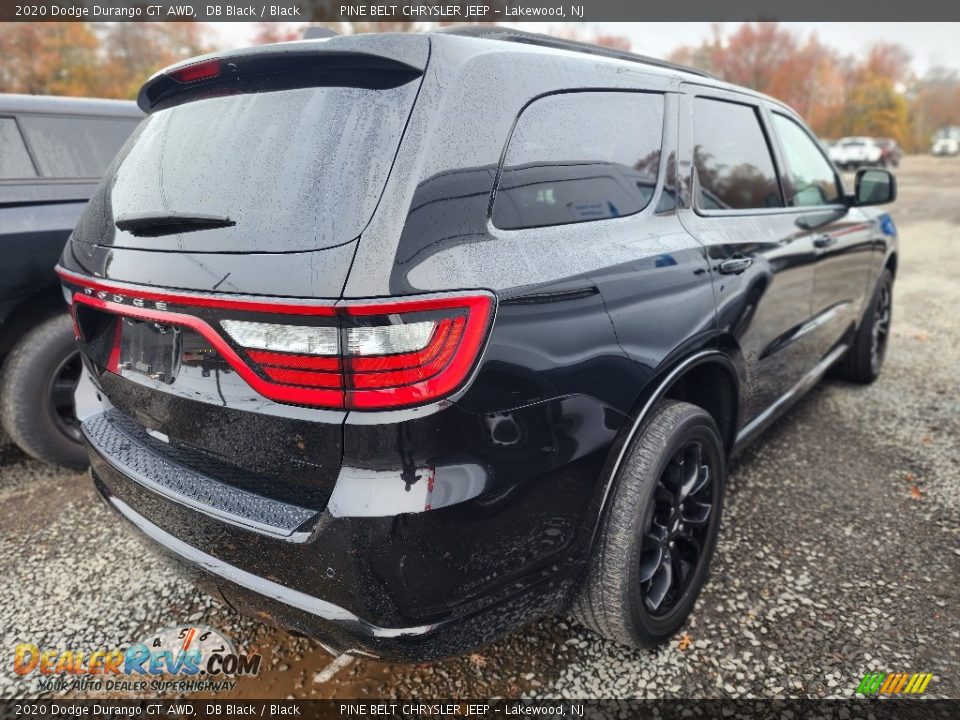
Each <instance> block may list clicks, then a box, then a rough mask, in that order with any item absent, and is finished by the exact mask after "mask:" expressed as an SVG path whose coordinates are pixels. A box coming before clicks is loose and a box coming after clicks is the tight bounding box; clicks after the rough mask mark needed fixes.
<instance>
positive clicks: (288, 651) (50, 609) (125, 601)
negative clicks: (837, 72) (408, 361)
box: [0, 157, 960, 698]
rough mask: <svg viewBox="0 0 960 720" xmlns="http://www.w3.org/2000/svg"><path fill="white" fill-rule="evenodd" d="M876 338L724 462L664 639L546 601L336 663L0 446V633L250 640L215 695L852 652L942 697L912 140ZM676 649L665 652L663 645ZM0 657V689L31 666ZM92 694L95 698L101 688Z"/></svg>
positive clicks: (687, 677)
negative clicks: (712, 524)
mask: <svg viewBox="0 0 960 720" xmlns="http://www.w3.org/2000/svg"><path fill="white" fill-rule="evenodd" d="M899 180H900V200H899V201H898V203H897V206H896V207H895V208H894V211H893V212H894V216H895V217H896V219H897V222H898V224H899V227H900V230H901V242H902V256H901V257H902V259H901V261H900V269H899V273H898V279H897V284H896V291H895V314H894V317H895V320H894V325H893V339H892V345H891V347H890V351H889V353H888V356H887V364H886V367H885V369H884V373H883V376H882V377H881V379H880V380H879V381H878V382H877V383H876V384H874V385H873V386H871V387H868V388H863V387H855V386H852V385H848V384H844V383H840V382H837V381H827V382H825V383H823V384H821V386H820V387H818V388H817V389H816V390H815V391H814V392H813V393H812V394H811V395H809V396H808V397H807V398H806V399H805V400H804V401H802V402H801V403H800V404H799V405H798V406H797V407H796V408H795V409H794V410H793V411H792V412H791V413H790V414H789V415H788V416H787V417H786V418H784V419H783V420H781V421H780V422H779V423H778V424H777V425H775V426H774V427H773V428H772V429H771V430H770V431H769V432H768V433H767V434H766V435H765V436H764V437H763V438H761V439H760V440H759V441H758V442H757V443H756V444H754V445H753V446H752V447H751V448H750V449H748V450H747V451H746V452H745V453H743V454H742V455H741V456H740V457H739V458H738V459H737V460H736V461H735V462H734V464H733V466H732V467H731V473H730V486H729V494H728V501H727V506H726V512H725V517H724V528H723V530H722V533H721V540H720V543H719V546H718V550H717V553H716V556H715V560H714V567H713V572H712V576H711V579H710V581H709V584H708V586H707V588H706V590H705V591H704V593H703V595H702V596H701V600H700V602H699V604H698V606H697V608H696V610H695V612H694V614H693V616H692V617H691V619H690V621H689V623H688V626H687V627H686V628H685V635H684V638H683V640H684V641H683V642H680V641H674V642H672V643H670V644H669V645H667V646H665V647H663V648H661V649H660V650H658V651H656V652H631V651H627V650H624V649H623V648H621V647H619V646H617V645H614V644H612V643H609V642H607V641H605V640H602V639H600V638H598V637H596V636H594V635H592V634H591V633H590V632H588V631H586V630H584V629H583V628H581V627H579V626H577V625H576V624H574V623H571V622H566V621H563V620H559V619H548V620H544V621H542V622H540V623H537V624H534V625H531V626H530V627H528V628H526V629H525V630H523V631H521V632H519V633H516V634H514V635H513V636H511V637H509V638H506V639H504V640H502V641H500V642H498V643H496V644H494V645H491V646H489V647H487V648H485V649H483V650H482V651H480V652H478V653H475V654H474V655H471V656H469V657H465V658H458V659H453V660H449V661H446V662H442V663H433V664H423V665H390V664H384V663H377V662H373V661H369V660H355V661H352V662H350V663H349V664H347V665H346V666H345V667H343V668H342V669H340V670H339V672H337V673H336V674H335V675H334V677H333V678H332V679H329V680H326V681H323V682H316V681H315V676H316V675H317V673H318V671H321V670H322V669H323V668H324V667H326V666H328V665H329V663H330V658H329V657H328V656H327V655H326V654H325V653H324V652H323V651H322V650H321V649H320V648H319V646H317V645H316V644H315V643H314V642H312V641H310V640H307V639H303V638H293V637H291V636H289V635H287V634H286V633H284V632H282V631H279V630H275V629H272V628H269V627H267V626H265V625H262V624H261V623H259V622H257V621H255V620H251V619H246V618H242V617H239V616H237V615H236V614H234V613H232V612H231V611H229V610H227V609H226V608H224V607H222V606H220V605H218V604H216V603H215V602H213V601H212V600H210V599H209V598H206V597H205V596H201V595H198V593H197V592H196V591H195V590H193V589H192V587H190V586H189V585H188V584H186V583H184V582H183V581H182V580H180V579H179V577H178V576H177V575H176V574H175V573H174V572H172V571H171V570H169V569H168V568H167V567H166V566H165V565H163V564H162V563H161V562H159V561H158V560H156V559H155V558H154V557H153V556H152V555H151V554H149V553H147V552H145V549H144V546H143V545H142V544H141V543H140V541H139V540H138V539H137V538H135V537H134V536H133V535H132V534H131V533H129V532H127V531H126V530H125V529H124V528H123V527H122V526H121V525H119V524H118V523H117V522H116V521H115V520H114V517H113V516H112V515H111V514H109V513H108V511H107V510H105V509H104V508H103V507H102V506H101V505H100V503H99V502H98V501H97V500H96V498H95V496H94V493H93V491H92V489H91V487H90V484H89V482H88V481H87V480H86V479H85V478H84V477H83V476H82V475H75V474H70V473H65V472H63V471H59V470H56V469H52V468H47V467H44V466H43V465H40V464H39V463H36V462H33V461H32V460H29V459H28V458H26V457H25V456H23V455H22V454H21V453H20V452H19V451H17V450H15V449H14V448H12V447H10V446H6V447H0V507H2V508H3V510H2V515H0V516H2V518H3V523H2V529H0V575H2V577H5V578H7V581H6V586H7V587H8V589H9V590H8V592H6V593H4V594H3V595H0V651H2V652H5V653H10V654H11V655H12V652H13V647H14V645H15V644H16V643H17V642H24V641H26V642H33V643H36V644H38V645H41V646H58V647H64V648H66V647H73V648H90V649H92V648H96V647H101V646H111V647H113V646H117V645H124V644H126V643H129V642H130V641H131V640H133V639H136V638H140V637H142V636H143V635H145V634H146V633H148V632H150V631H152V630H155V629H158V628H161V627H164V626H170V625H175V624H178V623H181V622H200V623H205V624H207V625H210V626H212V627H214V628H217V629H220V630H222V631H223V632H224V633H225V634H226V635H227V636H229V637H231V638H233V639H234V640H235V642H237V644H238V645H240V646H241V647H243V648H245V649H247V650H249V651H259V652H262V653H263V654H264V656H265V661H266V666H267V667H266V670H265V671H263V672H262V673H261V675H260V678H259V679H258V680H248V681H245V682H244V681H241V682H240V683H239V684H238V686H237V687H236V688H235V689H234V690H233V691H232V692H231V693H228V694H229V695H231V696H234V697H283V696H288V697H371V698H372V697H419V698H423V697H430V696H435V697H450V696H457V697H481V696H487V697H491V696H514V695H517V694H524V695H536V696H553V697H556V696H564V697H571V698H577V697H664V696H677V697H698V698H699V697H834V696H835V697H849V696H850V694H851V693H852V691H853V689H854V688H855V687H856V685H857V684H858V682H859V679H860V677H862V675H863V673H865V672H867V671H925V672H932V673H934V679H933V681H932V682H931V683H930V685H929V687H928V689H927V694H928V695H935V696H939V697H952V698H958V697H960V582H958V578H960V522H958V521H960V472H958V471H957V467H958V465H960V400H958V398H960V381H958V378H960V347H958V344H960V313H957V312H956V308H957V306H958V305H960V282H958V281H957V277H958V276H960V205H958V204H957V202H956V198H957V192H958V189H960V160H957V159H952V158H944V159H935V158H929V157H910V158H907V159H906V160H905V162H904V165H903V167H902V168H901V171H900V173H899ZM681 647H683V649H681ZM10 659H11V658H10V656H8V660H7V661H4V662H3V664H2V667H3V669H2V670H0V696H3V697H11V696H21V697H23V696H32V695H35V694H36V686H35V682H36V681H35V680H24V679H21V678H19V677H17V676H15V675H14V674H13V673H12V672H11V667H12V663H11V662H10ZM100 696H101V697H102V695H100Z"/></svg>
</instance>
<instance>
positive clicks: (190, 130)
mask: <svg viewBox="0 0 960 720" xmlns="http://www.w3.org/2000/svg"><path fill="white" fill-rule="evenodd" d="M416 91H417V82H415V81H414V82H409V83H406V84H404V85H401V86H399V87H394V88H388V89H367V88H354V87H307V88H297V89H288V90H280V91H273V92H262V93H249V94H239V95H226V96H223V97H213V98H207V99H202V100H196V101H193V102H188V103H186V104H183V105H177V106H175V107H172V108H169V109H167V110H161V111H159V112H156V113H154V114H153V115H151V116H150V117H148V118H147V119H146V120H145V121H144V123H143V124H142V125H141V127H140V128H139V130H138V132H137V136H136V138H135V140H134V141H133V142H131V143H130V144H129V145H128V147H127V148H126V149H125V151H124V152H123V153H122V154H121V156H120V157H119V158H118V160H117V163H116V166H115V170H114V173H113V174H114V179H113V182H112V188H110V189H109V198H106V200H107V202H108V204H109V206H110V207H111V212H112V216H113V218H114V219H116V218H119V217H121V216H123V215H126V214H138V213H148V214H162V213H165V212H171V213H185V214H188V215H190V214H201V215H215V216H222V217H227V218H229V219H230V220H232V221H234V222H235V225H233V226H231V227H223V228H216V229H207V230H202V231H197V232H190V233H182V234H179V235H166V236H162V237H137V236H134V235H131V234H128V233H117V235H116V237H115V239H114V240H113V244H114V245H123V246H129V247H149V248H153V249H164V248H168V249H179V250H190V251H200V252H249V251H265V252H270V251H296V250H310V249H317V248H323V247H330V246H333V245H338V244H341V243H345V242H348V241H350V240H353V239H354V238H356V237H357V236H358V235H360V233H361V231H362V230H363V228H364V226H365V225H366V223H367V222H368V221H369V219H370V217H371V216H372V215H373V211H374V209H375V208H376V205H377V202H378V201H379V199H380V195H381V193H382V191H383V187H384V184H385V183H386V179H387V175H388V173H389V171H390V167H391V165H392V163H393V160H394V156H395V155H396V151H397V147H398V145H399V142H400V138H401V135H402V133H403V128H404V125H405V123H406V120H407V117H408V115H409V113H410V108H411V106H412V104H413V100H414V98H415V96H416ZM110 230H111V231H112V230H113V229H112V228H111V229H110Z"/></svg>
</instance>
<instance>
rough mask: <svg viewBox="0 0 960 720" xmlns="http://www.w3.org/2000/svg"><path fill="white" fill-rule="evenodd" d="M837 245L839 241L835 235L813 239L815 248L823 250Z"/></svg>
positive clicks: (819, 236)
mask: <svg viewBox="0 0 960 720" xmlns="http://www.w3.org/2000/svg"><path fill="white" fill-rule="evenodd" d="M836 244H837V239H836V238H835V237H834V236H833V235H818V236H817V237H815V238H814V239H813V246H814V247H815V248H820V249H821V250H822V249H824V248H828V247H830V246H832V245H836Z"/></svg>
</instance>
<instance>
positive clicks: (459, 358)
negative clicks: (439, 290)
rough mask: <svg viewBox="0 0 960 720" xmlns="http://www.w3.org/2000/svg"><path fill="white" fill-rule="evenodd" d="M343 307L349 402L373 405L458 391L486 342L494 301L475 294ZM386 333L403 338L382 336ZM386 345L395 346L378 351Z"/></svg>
mask: <svg viewBox="0 0 960 720" xmlns="http://www.w3.org/2000/svg"><path fill="white" fill-rule="evenodd" d="M345 310H346V314H347V319H348V324H347V327H346V328H345V330H344V335H345V338H346V341H345V345H346V353H345V354H344V363H345V366H346V367H345V370H346V372H345V377H346V401H345V404H346V407H348V408H357V409H364V410H372V409H380V408H390V407H404V406H409V405H419V404H422V403H425V402H429V401H431V400H435V399H438V398H441V397H444V396H446V395H449V394H450V393H452V392H453V391H454V390H456V389H457V388H458V387H459V386H460V385H461V384H462V383H463V381H464V380H465V379H466V378H467V375H468V374H469V373H470V370H471V369H472V368H473V366H474V364H475V362H476V360H477V357H478V355H479V354H480V350H481V348H482V347H483V341H484V339H485V338H486V335H487V329H488V327H489V324H490V317H491V315H492V311H493V301H492V299H491V298H490V296H488V295H472V296H465V297H451V298H443V299H429V300H414V301H408V302H398V303H394V304H386V305H383V304H362V305H347V306H346V307H345ZM404 330H406V332H404ZM388 333H390V334H391V337H390V340H391V341H395V340H396V338H398V337H399V338H401V340H400V341H399V342H392V343H391V342H387V340H386V339H382V338H381V337H380V336H386V335H387V334H388ZM419 339H422V341H421V342H419V343H418V342H415V341H416V340H419ZM387 347H390V348H392V349H393V350H394V351H392V352H378V351H379V350H381V349H383V348H387Z"/></svg>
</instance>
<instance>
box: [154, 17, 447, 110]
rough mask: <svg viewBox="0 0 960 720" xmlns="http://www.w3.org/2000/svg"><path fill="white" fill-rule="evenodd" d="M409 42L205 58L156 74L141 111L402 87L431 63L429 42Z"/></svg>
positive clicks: (307, 44)
mask: <svg viewBox="0 0 960 720" xmlns="http://www.w3.org/2000/svg"><path fill="white" fill-rule="evenodd" d="M321 29H322V28H321ZM368 37H369V36H368ZM411 40H412V41H411V42H398V41H396V40H395V39H392V38H390V36H381V38H379V39H376V38H370V39H367V40H360V41H358V39H356V38H342V37H333V38H330V39H329V40H327V41H325V42H323V43H318V42H315V41H309V40H308V41H299V42H291V43H281V44H277V45H262V46H259V47H255V48H247V49H244V50H238V51H233V52H227V53H223V54H220V55H205V56H202V57H199V58H194V59H192V60H189V61H187V62H184V63H178V64H176V65H171V66H170V67H168V68H165V69H164V70H161V71H160V72H158V73H157V74H155V75H154V76H153V77H151V78H150V79H149V80H147V82H146V83H144V85H143V87H141V88H140V92H139V94H138V95H137V105H139V106H140V109H141V110H143V111H144V112H146V113H150V112H155V111H157V110H162V109H164V108H167V107H171V106H173V105H179V104H182V103H185V102H190V101H192V100H199V99H202V98H205V97H218V96H222V95H232V94H239V93H247V92H263V91H267V90H286V89H295V88H303V87H323V86H335V87H361V88H370V89H385V88H392V87H399V86H400V85H404V84H406V83H408V82H410V81H411V80H415V79H417V78H419V77H421V76H422V75H423V71H424V69H425V68H426V62H427V58H428V57H429V41H428V40H427V38H426V37H423V36H421V37H419V38H411Z"/></svg>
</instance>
